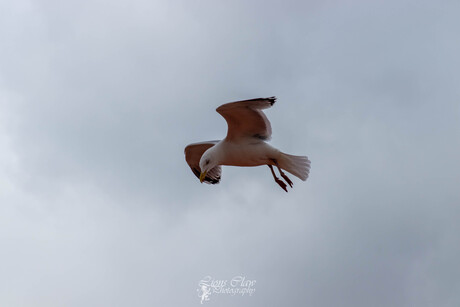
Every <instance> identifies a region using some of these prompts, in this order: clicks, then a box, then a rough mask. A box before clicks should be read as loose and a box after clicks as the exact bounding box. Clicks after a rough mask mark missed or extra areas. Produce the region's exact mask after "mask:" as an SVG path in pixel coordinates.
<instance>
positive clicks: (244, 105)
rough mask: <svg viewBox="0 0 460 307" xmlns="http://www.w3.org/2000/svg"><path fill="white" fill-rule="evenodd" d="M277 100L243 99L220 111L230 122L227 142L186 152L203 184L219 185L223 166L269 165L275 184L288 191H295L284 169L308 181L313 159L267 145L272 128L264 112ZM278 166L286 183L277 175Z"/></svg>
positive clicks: (206, 144)
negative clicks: (288, 188)
mask: <svg viewBox="0 0 460 307" xmlns="http://www.w3.org/2000/svg"><path fill="white" fill-rule="evenodd" d="M275 101H276V97H269V98H256V99H249V100H241V101H236V102H230V103H226V104H223V105H221V106H220V107H218V108H217V109H216V111H217V113H219V114H220V115H222V116H223V117H224V118H225V120H226V121H227V125H228V130H227V136H226V137H225V139H223V140H221V141H208V142H200V143H193V144H190V145H188V146H187V147H185V150H184V152H185V160H186V161H187V163H188V165H189V166H190V168H191V169H192V171H193V173H194V174H195V176H196V177H198V178H199V179H200V182H201V183H203V182H205V183H208V184H216V183H219V181H220V178H221V173H222V168H221V165H231V166H259V165H267V166H268V167H269V168H270V171H271V173H272V175H273V178H274V179H275V182H276V183H277V184H279V186H280V187H281V188H282V189H283V190H285V191H286V192H287V191H288V190H287V185H289V186H290V187H291V188H292V185H293V183H292V181H291V180H290V179H289V177H288V176H287V175H286V174H285V173H284V172H283V170H285V171H287V172H289V173H291V174H292V175H294V176H296V177H298V178H300V179H301V180H303V181H305V180H307V178H308V174H309V173H310V160H308V158H307V157H306V156H293V155H288V154H286V153H283V152H281V151H280V150H278V149H276V148H274V147H273V146H271V145H269V144H268V143H267V142H266V141H268V140H269V139H270V137H271V134H272V128H271V125H270V122H269V121H268V119H267V117H266V116H265V114H264V112H263V111H262V110H263V109H267V108H270V107H271V106H273V104H274V103H275ZM274 166H275V167H276V168H277V169H278V172H279V174H280V175H281V177H282V178H283V179H284V180H285V181H286V182H284V181H283V180H281V179H280V178H278V177H277V176H276V174H275V171H274V169H273V167H274ZM286 183H287V184H286Z"/></svg>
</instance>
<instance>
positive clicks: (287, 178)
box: [272, 159, 293, 188]
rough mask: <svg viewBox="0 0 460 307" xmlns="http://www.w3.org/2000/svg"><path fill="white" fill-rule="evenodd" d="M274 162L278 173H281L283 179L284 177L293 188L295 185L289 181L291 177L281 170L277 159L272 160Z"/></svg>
mask: <svg viewBox="0 0 460 307" xmlns="http://www.w3.org/2000/svg"><path fill="white" fill-rule="evenodd" d="M272 160H273V163H275V165H276V167H277V168H278V171H279V172H280V175H281V177H283V178H284V180H286V182H287V183H288V184H289V186H290V187H291V188H292V185H293V183H292V181H291V179H289V177H288V176H287V175H286V174H285V173H284V172H283V171H282V170H281V168H280V166H279V165H278V161H276V160H275V159H272Z"/></svg>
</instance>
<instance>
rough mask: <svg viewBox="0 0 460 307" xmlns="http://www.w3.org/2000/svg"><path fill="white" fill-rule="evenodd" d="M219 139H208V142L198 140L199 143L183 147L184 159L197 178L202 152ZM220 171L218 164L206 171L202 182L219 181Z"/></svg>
mask: <svg viewBox="0 0 460 307" xmlns="http://www.w3.org/2000/svg"><path fill="white" fill-rule="evenodd" d="M218 142H219V141H208V142H200V143H193V144H190V145H187V147H185V150H184V153H185V161H187V164H188V165H189V166H190V168H191V169H192V172H193V173H194V174H195V176H196V177H197V178H200V174H201V169H200V159H201V156H202V155H203V153H204V152H205V151H206V150H208V149H209V148H211V147H212V146H214V145H215V144H217V143H218ZM221 172H222V168H221V167H220V166H216V167H214V168H212V169H211V170H209V171H208V173H207V174H206V177H205V178H204V182H206V183H208V184H216V183H219V181H220V174H221Z"/></svg>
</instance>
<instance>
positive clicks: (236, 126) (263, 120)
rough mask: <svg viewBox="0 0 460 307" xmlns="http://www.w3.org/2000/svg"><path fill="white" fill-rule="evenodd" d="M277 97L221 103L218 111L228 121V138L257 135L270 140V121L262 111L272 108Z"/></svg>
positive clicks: (234, 138)
mask: <svg viewBox="0 0 460 307" xmlns="http://www.w3.org/2000/svg"><path fill="white" fill-rule="evenodd" d="M275 101H276V97H269V98H256V99H250V100H241V101H236V102H230V103H226V104H223V105H221V106H220V107H218V108H217V109H216V111H217V112H218V113H219V114H220V115H222V116H223V117H224V118H225V120H226V121H227V125H228V130H227V137H226V140H230V141H232V140H237V139H239V138H243V137H255V138H257V139H261V140H268V139H270V137H271V135H272V128H271V125H270V121H269V120H268V119H267V117H266V116H265V114H264V113H263V112H262V110H263V109H267V108H270V107H271V106H272V105H273V104H274V103H275Z"/></svg>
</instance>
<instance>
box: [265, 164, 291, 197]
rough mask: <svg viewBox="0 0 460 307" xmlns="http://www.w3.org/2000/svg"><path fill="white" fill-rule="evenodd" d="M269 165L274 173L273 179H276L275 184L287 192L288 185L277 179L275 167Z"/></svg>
mask: <svg viewBox="0 0 460 307" xmlns="http://www.w3.org/2000/svg"><path fill="white" fill-rule="evenodd" d="M267 165H268V167H269V168H270V170H271V171H272V175H273V178H274V179H275V182H276V183H277V184H279V185H280V187H281V188H282V189H283V190H285V191H286V192H287V189H286V187H287V185H286V184H285V183H284V182H283V181H282V180H280V179H279V178H278V177H276V175H275V171H274V170H273V166H271V165H270V164H267Z"/></svg>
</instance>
